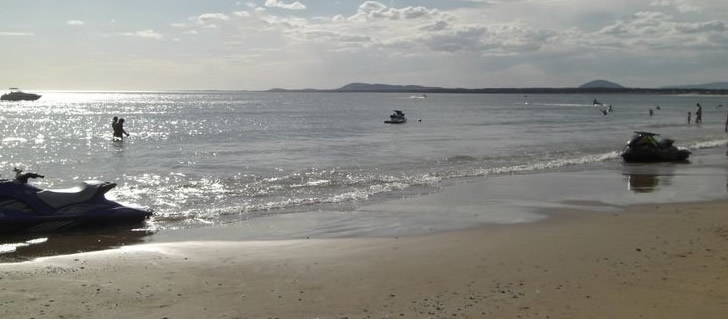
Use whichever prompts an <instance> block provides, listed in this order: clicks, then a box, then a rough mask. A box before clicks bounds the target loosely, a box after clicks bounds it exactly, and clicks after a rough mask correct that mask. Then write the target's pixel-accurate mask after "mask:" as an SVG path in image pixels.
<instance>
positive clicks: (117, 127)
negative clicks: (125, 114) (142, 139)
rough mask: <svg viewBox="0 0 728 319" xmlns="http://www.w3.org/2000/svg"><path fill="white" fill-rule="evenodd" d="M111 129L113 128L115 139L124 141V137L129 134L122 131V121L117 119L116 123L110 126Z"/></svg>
mask: <svg viewBox="0 0 728 319" xmlns="http://www.w3.org/2000/svg"><path fill="white" fill-rule="evenodd" d="M112 127H113V128H114V138H115V139H124V135H126V136H127V137H128V136H129V133H127V132H126V131H125V130H124V119H119V120H118V121H117V122H116V123H114V124H112Z"/></svg>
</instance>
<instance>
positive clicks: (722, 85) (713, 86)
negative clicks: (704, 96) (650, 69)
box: [662, 82, 728, 90]
mask: <svg viewBox="0 0 728 319" xmlns="http://www.w3.org/2000/svg"><path fill="white" fill-rule="evenodd" d="M662 88H663V89H706V90H728V82H711V83H704V84H689V85H673V86H665V87H662Z"/></svg>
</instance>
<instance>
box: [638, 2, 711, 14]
mask: <svg viewBox="0 0 728 319" xmlns="http://www.w3.org/2000/svg"><path fill="white" fill-rule="evenodd" d="M650 5H651V6H654V7H673V8H675V9H676V10H678V11H680V12H683V13H684V12H700V11H702V10H703V8H702V7H700V6H697V5H694V4H691V3H690V1H688V0H655V1H652V3H650Z"/></svg>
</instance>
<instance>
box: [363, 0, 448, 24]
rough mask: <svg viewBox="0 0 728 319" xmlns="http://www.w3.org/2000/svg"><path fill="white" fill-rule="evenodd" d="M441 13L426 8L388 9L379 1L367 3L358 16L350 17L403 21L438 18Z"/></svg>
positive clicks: (364, 19)
mask: <svg viewBox="0 0 728 319" xmlns="http://www.w3.org/2000/svg"><path fill="white" fill-rule="evenodd" d="M438 14H439V11H438V10H437V9H427V8H425V7H421V6H418V7H404V8H399V9H398V8H393V7H387V6H386V5H384V4H382V3H381V2H377V1H366V2H364V3H362V4H361V5H360V6H359V10H358V11H357V13H356V14H354V15H353V16H351V17H349V20H362V21H366V20H380V19H385V20H401V19H418V18H432V17H433V16H437V15H438Z"/></svg>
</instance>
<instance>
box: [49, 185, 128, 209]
mask: <svg viewBox="0 0 728 319" xmlns="http://www.w3.org/2000/svg"><path fill="white" fill-rule="evenodd" d="M115 186H116V183H112V182H104V181H85V182H82V183H81V184H79V185H77V186H74V187H71V188H64V189H46V190H42V191H39V192H38V193H37V195H38V198H39V199H40V200H41V201H43V202H44V203H46V204H48V206H51V207H53V208H60V207H63V206H67V205H71V204H76V203H81V202H85V201H89V200H90V199H91V198H93V197H94V196H96V194H97V193H99V191H101V194H104V193H106V192H108V191H109V190H110V189H112V188H114V187H115Z"/></svg>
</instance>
